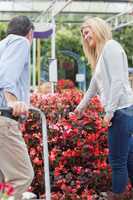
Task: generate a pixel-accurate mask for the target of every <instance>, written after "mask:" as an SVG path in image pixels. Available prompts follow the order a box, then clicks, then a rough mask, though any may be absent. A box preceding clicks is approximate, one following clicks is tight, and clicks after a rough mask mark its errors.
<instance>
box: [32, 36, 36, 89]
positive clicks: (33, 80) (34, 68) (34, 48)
mask: <svg viewBox="0 0 133 200" xmlns="http://www.w3.org/2000/svg"><path fill="white" fill-rule="evenodd" d="M32 85H33V89H34V88H35V87H36V39H33V72H32Z"/></svg>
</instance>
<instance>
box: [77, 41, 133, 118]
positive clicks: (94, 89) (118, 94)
mask: <svg viewBox="0 0 133 200" xmlns="http://www.w3.org/2000/svg"><path fill="white" fill-rule="evenodd" d="M95 95H99V96H100V99H101V102H102V104H103V106H104V108H105V112H106V116H107V117H109V118H111V117H112V116H113V113H114V112H115V111H116V110H118V109H121V108H125V107H128V106H130V105H132V104H133V91H132V89H131V86H130V83H129V78H128V62H127V56H126V54H125V52H124V50H123V48H122V46H121V45H120V44H119V43H118V42H117V41H115V40H109V41H108V42H106V44H105V46H104V48H103V51H102V53H101V56H100V58H99V60H98V63H97V65H96V69H95V72H94V74H93V77H92V79H91V81H90V85H89V88H88V90H87V92H86V93H85V95H84V97H83V99H82V100H81V102H80V104H79V105H78V106H77V108H76V109H77V110H79V111H80V112H81V111H82V110H83V109H85V108H86V107H87V105H88V103H89V100H90V99H91V98H92V97H93V96H95Z"/></svg>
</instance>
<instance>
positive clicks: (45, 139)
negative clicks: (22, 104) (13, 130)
mask: <svg viewBox="0 0 133 200" xmlns="http://www.w3.org/2000/svg"><path fill="white" fill-rule="evenodd" d="M3 111H7V112H12V109H11V108H6V107H5V108H4V107H0V113H2V112H3ZM29 111H30V112H34V113H38V114H39V115H40V120H41V128H42V136H43V141H42V142H43V156H44V182H45V197H46V198H45V200H51V191H50V172H49V153H48V135H47V122H46V117H45V114H44V113H43V112H42V111H41V110H40V109H38V108H34V107H30V108H29ZM25 120H26V117H25V116H24V115H22V116H20V117H19V121H20V122H23V121H25Z"/></svg>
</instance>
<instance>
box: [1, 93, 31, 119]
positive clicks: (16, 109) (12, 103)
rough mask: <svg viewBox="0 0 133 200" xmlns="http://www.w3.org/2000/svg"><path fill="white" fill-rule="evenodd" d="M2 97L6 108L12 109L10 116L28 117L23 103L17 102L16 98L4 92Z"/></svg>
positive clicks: (26, 108) (26, 107)
mask: <svg viewBox="0 0 133 200" xmlns="http://www.w3.org/2000/svg"><path fill="white" fill-rule="evenodd" d="M4 95H5V99H6V101H7V104H8V106H9V107H11V108H12V109H13V113H12V114H13V115H14V116H15V117H17V116H20V115H22V114H23V115H26V116H28V106H27V105H26V104H25V103H24V102H22V101H18V100H17V98H16V96H14V95H13V94H11V93H10V92H7V91H5V92H4Z"/></svg>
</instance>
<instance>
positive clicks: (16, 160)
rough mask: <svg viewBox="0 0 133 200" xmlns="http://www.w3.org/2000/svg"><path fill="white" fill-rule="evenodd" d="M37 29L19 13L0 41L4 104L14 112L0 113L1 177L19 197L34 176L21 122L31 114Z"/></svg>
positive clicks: (1, 98)
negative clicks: (32, 52) (32, 50)
mask: <svg viewBox="0 0 133 200" xmlns="http://www.w3.org/2000/svg"><path fill="white" fill-rule="evenodd" d="M33 29H34V26H33V24H32V22H31V21H30V20H29V18H28V17H26V16H18V17H15V18H13V19H12V20H11V21H10V22H9V24H8V28H7V37H6V38H5V39H3V40H2V41H0V107H11V108H12V114H10V112H9V113H8V112H7V111H5V112H4V111H2V112H1V113H0V181H4V182H8V183H10V184H12V186H13V187H14V189H15V199H16V200H21V199H22V193H23V192H25V191H26V189H27V188H28V187H29V185H30V184H31V181H32V179H33V176H34V172H33V168H32V165H31V161H30V158H29V155H28V151H27V147H26V144H25V142H24V139H23V137H22V134H21V132H20V130H19V128H18V122H17V119H18V117H19V116H20V115H21V114H25V115H28V103H29V84H30V83H29V56H30V44H31V43H32V39H33Z"/></svg>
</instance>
